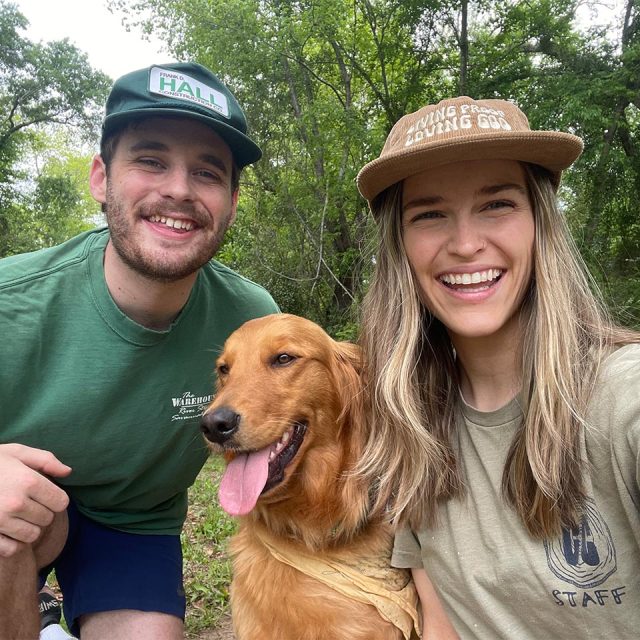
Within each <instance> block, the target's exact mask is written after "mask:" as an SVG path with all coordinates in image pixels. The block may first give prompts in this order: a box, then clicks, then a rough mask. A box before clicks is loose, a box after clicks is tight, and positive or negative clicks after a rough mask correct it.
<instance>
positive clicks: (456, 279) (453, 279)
mask: <svg viewBox="0 0 640 640" xmlns="http://www.w3.org/2000/svg"><path fill="white" fill-rule="evenodd" d="M501 275H502V269H487V270H486V271H474V272H473V273H445V274H444V275H442V276H440V280H441V281H442V282H444V283H445V284H477V283H479V282H491V281H492V280H495V279H496V278H498V277H500V276H501Z"/></svg>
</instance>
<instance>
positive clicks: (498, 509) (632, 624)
mask: <svg viewBox="0 0 640 640" xmlns="http://www.w3.org/2000/svg"><path fill="white" fill-rule="evenodd" d="M521 421H522V412H521V410H520V407H519V405H518V401H517V399H514V400H513V401H512V402H510V403H509V404H508V405H507V406H505V407H503V408H501V409H499V410H497V411H494V412H490V413H483V412H480V411H476V410H475V409H473V408H472V407H470V406H468V405H463V406H462V407H461V416H460V423H459V428H458V431H459V446H460V459H461V462H462V464H463V468H464V473H465V477H466V496H465V498H463V499H461V500H450V501H448V502H447V503H445V504H443V505H442V506H441V510H440V514H439V516H440V523H439V526H437V527H435V528H432V529H422V530H420V531H416V532H413V531H409V530H403V531H400V532H399V533H398V534H397V536H396V540H395V548H394V553H393V559H392V564H393V565H395V566H398V567H423V566H424V567H425V569H426V570H427V573H428V574H429V576H430V577H431V579H432V581H433V583H434V586H435V587H436V589H437V591H438V593H439V594H440V596H441V598H442V600H443V603H444V605H445V608H446V610H447V612H448V614H449V616H450V618H451V621H452V623H453V625H454V626H455V628H456V630H457V631H458V633H459V635H460V637H461V638H462V639H463V640H471V639H476V638H478V639H483V640H499V639H504V640H507V639H508V640H532V639H540V640H550V639H553V640H565V639H566V640H577V639H578V638H579V639H580V640H582V639H587V638H589V639H596V638H598V639H604V638H615V639H616V640H618V639H619V640H622V639H631V638H639V637H640V346H638V345H630V346H627V347H624V348H622V349H619V350H618V351H616V352H615V353H613V354H612V355H611V356H609V358H608V359H607V360H606V361H605V363H604V365H603V368H602V372H601V375H600V378H599V382H598V385H597V388H596V392H595V394H594V397H593V399H592V401H591V404H590V409H589V412H588V416H587V427H586V429H585V430H584V433H583V442H582V454H583V457H584V460H585V465H584V477H585V483H586V488H587V494H588V499H587V502H586V509H585V515H584V517H583V520H582V522H581V523H580V525H579V526H578V527H575V528H573V529H565V530H563V532H562V534H561V535H559V536H558V537H556V538H553V539H550V540H546V541H540V540H534V539H533V538H531V537H530V536H529V535H528V534H527V532H526V531H525V530H524V528H523V526H522V525H521V524H520V521H519V519H518V517H517V516H516V514H515V512H514V511H513V510H512V509H510V508H509V507H508V506H507V505H506V504H505V501H504V500H503V498H502V495H501V480H502V470H503V467H504V462H505V459H506V455H507V451H508V449H509V445H510V444H511V442H512V440H513V437H514V435H515V433H516V430H517V429H518V427H519V426H520V424H521Z"/></svg>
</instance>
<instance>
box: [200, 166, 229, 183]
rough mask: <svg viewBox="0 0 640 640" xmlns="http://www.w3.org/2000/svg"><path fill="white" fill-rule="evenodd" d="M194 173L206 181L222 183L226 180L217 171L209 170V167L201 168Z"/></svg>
mask: <svg viewBox="0 0 640 640" xmlns="http://www.w3.org/2000/svg"><path fill="white" fill-rule="evenodd" d="M194 175H196V176H198V177H199V178H201V179H202V180H205V181H206V182H216V183H220V182H223V181H224V178H223V177H222V176H221V175H220V174H219V173H217V172H216V171H209V170H208V169H199V170H198V171H195V172H194Z"/></svg>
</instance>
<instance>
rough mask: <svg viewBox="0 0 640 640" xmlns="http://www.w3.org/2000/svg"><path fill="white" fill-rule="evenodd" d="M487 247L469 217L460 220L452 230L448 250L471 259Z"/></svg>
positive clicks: (479, 231) (479, 230)
mask: <svg viewBox="0 0 640 640" xmlns="http://www.w3.org/2000/svg"><path fill="white" fill-rule="evenodd" d="M485 246H486V241H485V239H484V236H483V234H482V232H481V229H479V228H478V225H476V224H474V222H473V220H471V219H470V218H468V217H465V218H463V219H458V220H457V221H456V223H455V224H454V225H453V227H452V229H451V235H450V238H449V243H448V249H449V252H450V253H454V254H456V255H459V256H462V257H464V258H471V257H473V256H474V255H476V254H477V253H478V252H480V251H482V250H483V249H484V248H485Z"/></svg>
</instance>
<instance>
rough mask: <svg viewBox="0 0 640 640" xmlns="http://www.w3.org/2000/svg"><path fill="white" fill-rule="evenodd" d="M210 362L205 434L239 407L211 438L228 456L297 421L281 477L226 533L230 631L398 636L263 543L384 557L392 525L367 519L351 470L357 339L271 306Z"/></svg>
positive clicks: (352, 639) (317, 637)
mask: <svg viewBox="0 0 640 640" xmlns="http://www.w3.org/2000/svg"><path fill="white" fill-rule="evenodd" d="M217 367H218V392H217V395H216V398H215V400H214V402H213V403H212V405H211V406H210V407H209V409H208V410H207V414H206V415H205V417H204V420H203V430H204V431H205V435H206V436H207V437H208V438H209V439H211V438H210V435H211V434H210V433H207V431H208V430H210V429H212V428H215V426H213V427H212V424H211V423H209V424H207V420H210V416H212V415H215V414H216V411H219V410H220V409H221V408H223V410H224V411H227V410H232V411H233V412H234V413H235V415H237V416H238V420H237V425H236V429H235V430H234V432H233V433H232V434H231V435H228V434H227V435H225V438H227V439H224V441H221V442H219V443H218V444H211V448H212V449H213V450H214V451H216V452H222V451H224V453H225V456H226V457H227V460H230V459H231V458H233V457H234V455H235V454H236V452H246V451H255V450H259V449H262V448H263V447H265V446H268V445H269V444H270V443H273V442H276V441H278V440H279V439H280V438H281V436H282V434H283V433H284V432H285V431H286V430H287V429H289V428H290V427H291V425H293V424H305V425H306V432H305V434H304V439H303V440H302V443H301V445H300V448H299V450H298V451H297V453H296V454H295V456H294V457H293V459H292V460H291V462H290V463H288V465H287V466H286V467H285V469H284V475H283V480H282V481H281V482H280V483H279V484H276V485H275V486H273V487H272V488H270V489H268V490H266V491H265V492H264V493H263V494H262V495H261V496H260V498H259V499H258V501H257V504H256V505H255V507H254V508H253V509H252V510H251V511H250V512H249V513H248V514H247V515H244V516H242V517H241V518H240V524H239V531H238V533H237V534H236V535H235V536H234V538H233V540H232V543H231V554H232V557H233V582H232V587H231V608H232V615H233V624H234V629H235V633H236V636H237V638H238V640H342V639H344V640H347V639H348V640H400V639H401V638H403V635H402V633H401V632H400V631H399V630H398V629H397V628H396V627H395V626H393V625H392V624H390V623H389V622H387V621H386V620H384V619H383V618H382V617H380V615H379V614H378V612H377V610H376V609H375V608H374V607H373V606H371V605H369V604H363V603H362V602H358V601H355V600H352V599H349V598H347V597H345V596H344V595H341V594H340V593H338V592H337V591H335V590H334V589H332V588H331V587H329V586H326V585H325V584H323V583H321V582H319V581H317V580H316V579H314V578H312V577H309V576H308V575H306V574H304V573H302V572H301V571H299V570H297V569H295V568H292V567H291V566H289V565H288V564H284V563H282V562H280V561H279V560H277V559H275V558H274V557H273V555H272V554H271V553H270V552H269V550H268V549H267V547H266V546H265V541H273V542H274V544H277V545H279V546H280V548H282V546H283V545H284V547H285V548H286V549H287V550H294V551H295V550H298V551H302V552H305V553H307V554H312V555H313V556H314V557H323V558H331V559H334V560H338V561H343V562H346V563H347V564H350V565H353V564H357V563H358V562H360V561H362V560H363V559H365V560H366V559H371V558H378V559H380V558H382V559H383V563H384V562H388V559H389V556H390V548H391V543H392V536H391V532H390V529H389V527H388V525H387V524H385V523H382V522H380V521H371V520H370V519H369V518H368V506H369V495H368V489H367V487H366V486H364V485H363V483H362V481H361V480H360V479H359V478H358V477H356V476H355V475H353V474H351V473H350V471H351V470H352V469H353V468H354V466H355V462H356V460H357V459H358V457H359V456H360V455H361V451H362V448H363V444H364V439H365V437H366V434H365V431H364V430H365V421H364V416H363V409H362V402H361V398H360V395H361V394H360V390H361V382H360V377H359V371H358V370H359V353H358V351H357V349H356V347H355V346H354V345H352V344H350V343H341V342H336V341H334V340H332V339H331V338H330V337H329V336H328V335H327V334H326V333H325V332H324V331H323V330H322V329H321V328H320V327H318V326H317V325H316V324H314V323H312V322H310V321H308V320H305V319H303V318H300V317H297V316H290V315H286V314H278V315H274V316H267V317H265V318H260V319H257V320H252V321H250V322H247V323H246V324H245V325H243V326H242V327H241V328H240V329H239V330H238V331H236V332H235V333H234V334H232V335H231V337H230V338H229V339H228V340H227V342H226V344H225V347H224V350H223V353H222V354H221V356H220V358H219V359H218V362H217ZM216 437H217V436H216ZM215 439H216V438H214V440H215ZM218 440H223V439H221V438H218ZM407 576H408V573H407ZM407 580H408V577H407Z"/></svg>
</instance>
